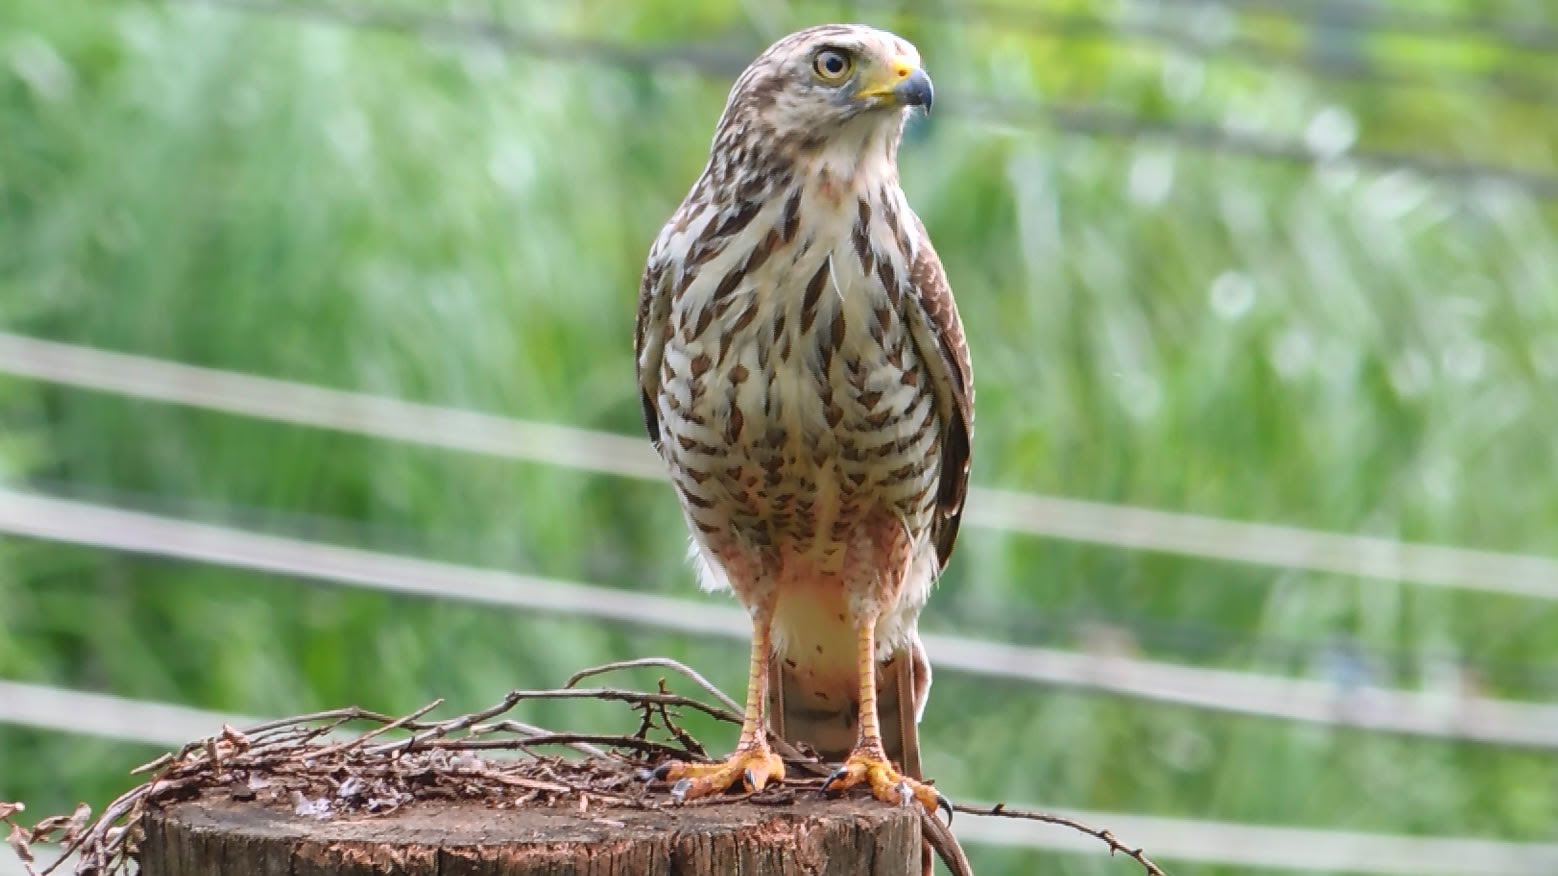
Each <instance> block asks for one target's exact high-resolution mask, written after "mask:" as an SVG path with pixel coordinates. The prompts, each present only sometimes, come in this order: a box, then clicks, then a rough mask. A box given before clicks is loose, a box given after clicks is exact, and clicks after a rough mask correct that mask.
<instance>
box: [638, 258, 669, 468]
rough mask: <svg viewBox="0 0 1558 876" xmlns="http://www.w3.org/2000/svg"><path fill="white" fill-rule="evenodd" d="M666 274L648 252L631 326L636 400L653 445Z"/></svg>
mask: <svg viewBox="0 0 1558 876" xmlns="http://www.w3.org/2000/svg"><path fill="white" fill-rule="evenodd" d="M665 275H666V270H665V263H664V261H663V260H662V259H660V258H657V257H656V254H655V253H650V255H649V263H648V264H647V265H645V266H644V277H643V279H642V280H640V281H639V284H638V321H637V323H636V325H635V326H634V329H633V357H634V360H635V362H636V364H637V368H638V392H639V403H640V404H641V405H643V408H644V428H645V429H646V430H647V431H648V432H649V440H650V441H652V442H654V445H655V447H656V448H658V447H659V446H660V413H659V409H658V407H656V403H655V399H656V398H657V397H658V396H659V395H660V360H661V357H662V356H663V355H664V353H665V324H666V320H668V319H670V314H671V299H670V296H669V295H667V294H665V282H664V280H665Z"/></svg>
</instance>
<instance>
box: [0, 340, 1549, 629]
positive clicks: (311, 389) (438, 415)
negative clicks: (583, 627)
mask: <svg viewBox="0 0 1558 876" xmlns="http://www.w3.org/2000/svg"><path fill="white" fill-rule="evenodd" d="M0 374H9V375H12V376H14V377H25V378H30V379H34V380H41V381H47V382H50V383H55V384H60V385H65V386H73V387H78V388H82V389H89V390H95V391H99V392H108V393H113V394H116V395H123V396H128V397H132V398H139V399H144V400H148V401H156V402H165V403H169V404H178V405H186V406H190V407H195V408H200V409H204V410H211V411H221V412H224V413H229V414H238V415H242V416H248V417H256V418H260V419H264V420H271V421H276V422H283V423H290V424H294V425H301V426H310V427H316V428H323V429H331V430H336V431H341V432H348V433H352V434H357V435H366V436H371V437H374V438H381V439H386V440H392V441H399V442H404V443H408V444H416V445H421V446H426V447H438V448H442V449H446V450H458V451H463V452H468V453H477V454H482V455H488V456H496V457H502V458H507V459H516V460H522V461H525V462H534V463H540V464H543V465H556V466H564V467H568V468H574V469H579V470H583V471H587V472H591V473H594V474H606V475H616V476H621V477H631V478H639V479H647V480H653V481H661V480H663V479H664V478H665V476H666V475H665V469H664V466H663V464H662V463H661V462H660V460H659V459H658V458H657V457H656V456H655V454H654V452H653V451H652V450H651V449H650V447H649V442H648V441H647V440H646V439H642V438H637V437H629V436H625V435H614V434H610V433H605V432H595V431H589V430H584V429H574V428H570V427H566V426H557V425H552V424H547V423H536V422H531V421H526V420H518V419H511V418H507V417H499V416H494V415H491V414H483V413H478V412H475V411H466V410H459V409H454V408H445V407H438V406H434V405H426V404H419V403H415V402H407V401H402V400H400V399H394V398H386V397H384V396H375V395H366V394H362V393H354V392H346V391H342V390H336V389H329V388H326V387H321V386H316V385H313V384H305V383H296V382H292V381H284V380H276V379H273V378H267V377H257V376H253V375H248V374H240V373H237V372H232V371H221V370H216V369H210V368H201V367H196V366H192V365H185V364H182V363H178V362H172V361H168V360H165V359H155V358H150V357H145V356H135V355H128V354H124V353H112V352H108V351H105V350H99V349H95V348H92V347H85V346H79V345H74V344H62V343H57V342H53V341H44V340H39V339H36V338H29V337H25V336H21V335H15V334H8V333H4V332H0ZM965 522H966V523H967V524H969V525H971V526H978V527H984V528H989V529H993V530H997V531H1003V532H1011V533H1016V534H1021V535H1029V536H1038V537H1042V538H1054V539H1064V540H1071V541H1080V542H1086V543H1091V544H1100V545H1105V546H1108V547H1114V548H1122V549H1129V550H1147V551H1160V552H1164V553H1172V554H1178V555H1181V556H1189V557H1195V558H1200V559H1208V560H1223V561H1235V562H1242V563H1251V564H1256V565H1263V566H1274V567H1279V568H1288V569H1302V570H1306V571H1311V572H1324V573H1332V574H1340V575H1348V576H1353V577H1358V578H1367V579H1374V580H1381V581H1401V582H1408V583H1413V584H1419V585H1425V586H1439V587H1456V588H1461V589H1467V590H1477V591H1483V592H1488V593H1499V594H1504V595H1510V596H1520V597H1527V598H1533V599H1544V600H1558V559H1555V558H1551V557H1543V556H1536V555H1528V554H1514V553H1501V552H1495V551H1482V550H1474V549H1469V548H1461V547H1449V546H1444V545H1432V544H1416V543H1410V542H1401V541H1395V540H1392V539H1386V538H1377V537H1372V536H1363V535H1349V534H1342V533H1334V532H1323V531H1317V530H1311V529H1302V528H1298V527H1291V526H1279V525H1273V524H1267V523H1249V522H1244V521H1237V520H1228V519H1224V518H1216V517H1207V516H1202V515H1195V514H1183V513H1177V512H1171V511H1161V510H1156V509H1151V508H1141V507H1136V506H1130V505H1116V504H1107V503H1101V502H1088V501H1081V500H1077V499H1066V498H1060V497H1055V496H1044V495H1038V494H1034V493H1024V492H1017V491H1012V490H1000V489H991V488H976V489H975V490H974V491H973V492H972V493H971V495H970V499H969V501H968V508H967V510H966V511H965Z"/></svg>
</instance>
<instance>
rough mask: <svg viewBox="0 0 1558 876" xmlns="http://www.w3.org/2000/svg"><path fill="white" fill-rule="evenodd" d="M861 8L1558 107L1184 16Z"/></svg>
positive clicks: (1528, 82) (1538, 83) (1538, 95)
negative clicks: (1219, 28)
mask: <svg viewBox="0 0 1558 876" xmlns="http://www.w3.org/2000/svg"><path fill="white" fill-rule="evenodd" d="M853 4H854V5H855V6H857V7H861V8H867V9H873V10H878V11H882V12H888V13H890V12H898V13H901V14H904V15H908V16H910V17H911V18H917V19H926V18H935V19H936V20H937V21H938V22H956V23H958V24H960V25H962V26H973V27H980V28H983V29H989V30H998V31H1012V30H1016V31H1019V32H1021V33H1023V34H1026V35H1030V36H1037V37H1050V38H1058V39H1065V40H1073V41H1103V42H1112V43H1125V42H1132V43H1140V44H1144V45H1149V46H1156V47H1159V48H1163V49H1168V50H1170V51H1172V52H1175V53H1179V54H1181V55H1189V56H1192V57H1196V58H1201V59H1204V60H1206V61H1210V62H1215V63H1223V64H1229V65H1237V66H1240V67H1246V68H1254V69H1259V70H1263V71H1267V72H1269V71H1271V70H1273V69H1282V70H1286V71H1289V72H1292V73H1296V74H1299V75H1302V76H1306V77H1308V78H1311V79H1320V80H1329V81H1335V82H1343V83H1352V84H1355V85H1361V86H1374V87H1380V88H1393V89H1412V90H1421V91H1436V92H1444V93H1459V94H1463V95H1473V96H1486V97H1497V98H1500V99H1503V100H1509V101H1515V102H1519V103H1525V104H1533V105H1537V106H1558V95H1555V94H1554V93H1553V85H1552V84H1551V83H1548V82H1545V81H1542V80H1539V79H1533V78H1530V77H1527V76H1523V75H1520V74H1517V73H1509V72H1492V73H1487V74H1482V75H1477V74H1468V73H1464V72H1452V73H1446V72H1445V70H1444V68H1443V66H1442V65H1415V66H1408V65H1402V64H1399V63H1397V64H1392V65H1388V66H1387V65H1382V64H1380V63H1378V62H1376V61H1374V60H1371V59H1370V58H1368V57H1366V56H1363V55H1360V54H1357V53H1347V54H1340V53H1327V54H1325V55H1324V56H1323V57H1322V56H1317V55H1313V54H1302V53H1294V52H1292V51H1289V50H1287V49H1285V47H1283V46H1280V45H1277V44H1274V43H1271V42H1267V41H1263V40H1259V39H1253V38H1250V37H1243V36H1237V35H1232V34H1230V35H1223V34H1207V33H1205V32H1204V31H1198V30H1194V29H1192V28H1194V27H1196V25H1197V22H1196V21H1195V20H1193V19H1189V18H1185V17H1183V16H1181V18H1180V19H1179V20H1180V21H1182V22H1183V23H1182V24H1180V25H1177V26H1171V25H1168V24H1165V23H1164V22H1163V21H1153V20H1144V19H1140V20H1139V19H1134V18H1130V17H1126V18H1118V19H1109V18H1099V17H1096V16H1090V15H1082V14H1078V13H1073V12H1051V11H1048V10H1043V9H1031V8H1017V7H1015V6H1010V5H1006V4H997V3H965V4H962V5H960V7H959V8H957V9H950V8H947V7H944V6H937V7H931V8H915V9H912V10H906V9H904V8H903V7H902V6H901V5H900V4H899V3H898V2H896V0H853ZM1202 8H1203V9H1204V8H1206V7H1205V6H1203V7H1202Z"/></svg>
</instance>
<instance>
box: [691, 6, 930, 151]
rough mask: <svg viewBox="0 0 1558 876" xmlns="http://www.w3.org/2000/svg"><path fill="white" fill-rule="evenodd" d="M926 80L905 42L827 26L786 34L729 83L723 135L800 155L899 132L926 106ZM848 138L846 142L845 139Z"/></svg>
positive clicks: (857, 29) (856, 27) (879, 32)
mask: <svg viewBox="0 0 1558 876" xmlns="http://www.w3.org/2000/svg"><path fill="white" fill-rule="evenodd" d="M931 96H932V90H931V81H930V77H929V76H927V75H926V74H925V71H924V70H921V69H920V53H919V52H918V51H917V50H916V49H915V48H914V46H913V44H911V43H910V42H909V41H908V40H905V39H903V38H902V37H899V36H896V35H894V34H891V33H888V32H886V31H883V30H877V29H876V28H872V27H866V26H864V25H852V24H827V25H821V26H819V27H813V28H808V29H806V30H803V31H799V32H797V33H793V34H790V35H789V36H787V37H784V38H783V39H781V40H779V41H778V42H776V43H774V44H773V45H772V46H770V47H769V48H768V50H767V51H765V52H763V54H761V55H759V56H758V58H757V60H755V61H753V62H752V64H751V66H749V67H748V68H747V69H746V72H744V73H742V74H741V77H740V78H739V79H738V80H736V84H735V87H734V88H732V89H731V92H730V100H729V102H728V103H727V104H726V109H725V116H724V118H723V119H722V122H721V128H722V129H727V130H729V129H734V128H740V129H741V131H740V134H741V139H743V140H746V141H747V142H760V140H761V139H762V138H770V144H774V145H777V144H782V143H791V144H796V145H799V146H802V147H817V146H821V145H825V144H827V143H828V142H830V141H833V140H835V139H836V138H839V137H841V136H842V137H845V138H847V139H865V138H867V137H869V136H870V134H871V133H873V132H874V131H875V130H889V131H891V132H892V133H893V134H894V135H896V133H897V131H898V130H900V129H901V126H902V123H903V117H904V111H905V110H906V109H908V108H911V107H924V108H925V110H926V111H929V110H930V105H931ZM850 134H853V135H854V136H853V137H849V136H848V135H850Z"/></svg>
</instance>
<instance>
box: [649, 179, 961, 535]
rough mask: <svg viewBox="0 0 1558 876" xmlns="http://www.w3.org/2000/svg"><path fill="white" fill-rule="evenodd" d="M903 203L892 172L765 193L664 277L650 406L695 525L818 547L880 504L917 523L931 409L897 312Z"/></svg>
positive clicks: (926, 513)
mask: <svg viewBox="0 0 1558 876" xmlns="http://www.w3.org/2000/svg"><path fill="white" fill-rule="evenodd" d="M907 210H908V207H907V205H906V204H905V203H904V202H903V198H902V194H901V192H899V191H898V190H897V186H896V184H892V185H891V186H888V187H884V189H883V190H882V191H881V192H880V194H879V197H877V198H875V199H870V198H864V199H850V198H847V197H846V198H844V199H842V201H841V200H840V199H839V198H838V197H837V196H830V195H829V194H827V193H819V192H813V191H805V192H802V193H801V194H799V195H798V196H795V197H792V198H777V199H774V200H773V201H772V202H771V203H770V204H769V205H768V206H767V207H765V208H763V209H762V210H761V211H759V212H757V213H756V215H755V216H753V217H751V218H750V219H749V221H748V222H747V224H746V226H745V227H744V229H743V230H742V231H741V233H740V234H738V235H735V236H733V237H732V238H731V239H730V240H729V241H728V242H727V243H726V244H725V246H724V248H723V249H722V250H721V251H720V252H719V253H718V254H717V255H714V256H712V257H709V258H707V259H706V260H705V261H704V262H703V263H702V264H701V265H693V266H691V267H688V266H685V265H684V266H683V267H682V268H681V269H680V270H681V276H678V277H675V278H673V280H672V282H673V283H674V284H675V286H674V288H676V289H678V290H679V291H678V292H676V293H674V296H673V300H672V304H671V313H670V320H669V322H668V327H667V331H666V338H665V349H664V358H663V364H662V374H661V386H662V389H661V394H660V398H659V399H658V400H657V404H658V413H659V416H660V423H661V428H662V429H663V430H664V432H665V435H664V437H663V440H662V448H663V451H664V453H665V454H666V456H667V458H668V460H669V461H670V463H671V469H672V473H673V476H674V479H675V481H676V484H677V486H678V488H679V491H680V493H681V495H682V499H683V504H684V506H685V507H686V508H687V511H688V515H689V517H690V518H691V520H692V522H693V524H694V526H695V528H696V529H697V530H698V531H699V533H701V535H703V536H707V535H711V534H714V533H720V534H722V535H731V536H735V537H737V538H738V539H739V540H740V541H742V542H743V543H745V544H747V545H750V546H752V547H757V548H765V547H774V546H778V547H782V548H785V549H786V550H787V551H796V552H800V553H803V554H806V555H810V556H812V557H813V558H815V559H817V560H823V561H826V560H827V559H828V558H829V557H830V556H832V555H833V554H835V553H836V552H837V547H838V545H839V544H840V543H842V542H843V541H844V540H845V538H846V536H847V533H848V531H849V529H850V528H851V527H853V526H855V525H856V524H857V523H858V522H859V521H860V520H863V519H865V518H866V516H867V515H871V514H874V513H878V512H879V511H881V510H887V511H890V512H892V513H893V514H894V515H896V516H897V517H898V518H899V519H901V520H902V521H903V522H904V524H906V526H907V528H908V530H909V534H910V535H911V537H913V538H915V540H918V539H919V537H920V536H921V535H922V533H923V532H924V531H925V530H926V528H927V527H928V526H929V521H930V515H931V508H932V506H933V504H934V499H935V497H934V494H935V490H936V483H937V480H938V477H939V474H940V472H939V459H940V453H939V442H940V437H939V436H940V434H941V423H940V417H939V415H938V413H937V410H936V404H935V400H934V398H933V395H932V392H931V390H930V379H929V376H928V375H927V373H926V372H925V368H924V365H923V363H922V362H921V361H920V359H919V355H918V353H917V351H916V349H915V345H914V344H913V343H912V340H911V338H910V334H909V331H908V327H907V325H906V323H905V321H904V318H903V315H902V314H903V310H902V306H901V305H902V303H903V296H904V295H906V294H907V290H906V282H907V278H908V270H907V265H908V264H909V263H910V259H911V258H912V253H911V252H909V251H908V247H909V246H910V245H911V244H909V243H908V237H907V236H906V235H904V234H902V233H901V227H900V223H899V218H898V217H900V216H904V215H905V213H906V211H907ZM715 219H716V217H708V218H707V219H706V220H705V221H706V222H709V223H713V222H714V221H715ZM689 261H691V260H689Z"/></svg>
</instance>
